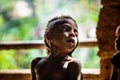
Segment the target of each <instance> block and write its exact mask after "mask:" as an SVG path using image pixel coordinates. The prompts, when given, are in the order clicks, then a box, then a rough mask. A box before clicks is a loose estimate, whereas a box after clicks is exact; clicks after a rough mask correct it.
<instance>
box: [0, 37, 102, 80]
mask: <svg viewBox="0 0 120 80" xmlns="http://www.w3.org/2000/svg"><path fill="white" fill-rule="evenodd" d="M97 46H98V45H97V40H96V39H86V40H80V41H79V44H78V47H97ZM31 48H35V49H40V50H42V49H45V48H46V47H45V45H44V41H43V40H37V41H4V42H0V50H3V49H4V50H9V49H15V50H17V49H31ZM82 72H83V78H84V80H98V77H99V73H100V71H99V69H82ZM6 76H8V77H6ZM30 79H31V75H30V70H29V69H28V70H19V69H18V70H0V80H30Z"/></svg>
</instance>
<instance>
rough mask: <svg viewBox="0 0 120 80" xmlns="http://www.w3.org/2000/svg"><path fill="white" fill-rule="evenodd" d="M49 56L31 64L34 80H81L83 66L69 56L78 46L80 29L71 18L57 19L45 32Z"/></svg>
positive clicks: (37, 59)
mask: <svg viewBox="0 0 120 80" xmlns="http://www.w3.org/2000/svg"><path fill="white" fill-rule="evenodd" d="M45 42H46V44H47V47H48V50H49V51H48V52H49V53H48V54H49V55H48V56H47V57H45V58H36V59H34V60H33V61H32V63H31V73H32V80H81V64H80V61H79V60H77V59H74V58H72V57H71V56H69V54H71V53H72V52H73V50H74V49H75V48H76V47H77V44H78V27H77V25H76V23H75V21H74V20H72V19H71V18H69V17H68V18H66V17H64V18H60V19H56V20H54V21H52V22H50V23H49V24H48V27H47V29H46V32H45Z"/></svg>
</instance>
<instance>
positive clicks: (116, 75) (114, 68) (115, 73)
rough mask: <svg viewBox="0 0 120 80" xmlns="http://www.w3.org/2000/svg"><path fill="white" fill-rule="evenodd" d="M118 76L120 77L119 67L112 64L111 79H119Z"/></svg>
mask: <svg viewBox="0 0 120 80" xmlns="http://www.w3.org/2000/svg"><path fill="white" fill-rule="evenodd" d="M117 78H118V71H117V67H115V66H114V65H112V70H111V75H110V80H117Z"/></svg>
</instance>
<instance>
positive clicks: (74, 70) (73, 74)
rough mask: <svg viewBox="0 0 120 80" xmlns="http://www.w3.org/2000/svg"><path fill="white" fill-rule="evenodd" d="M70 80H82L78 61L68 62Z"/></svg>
mask: <svg viewBox="0 0 120 80" xmlns="http://www.w3.org/2000/svg"><path fill="white" fill-rule="evenodd" d="M68 71H69V76H70V80H82V74H81V64H80V63H78V62H70V63H69V64H68Z"/></svg>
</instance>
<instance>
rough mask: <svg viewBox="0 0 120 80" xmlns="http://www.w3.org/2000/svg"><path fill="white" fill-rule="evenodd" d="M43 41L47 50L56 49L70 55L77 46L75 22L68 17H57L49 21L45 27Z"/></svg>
mask: <svg viewBox="0 0 120 80" xmlns="http://www.w3.org/2000/svg"><path fill="white" fill-rule="evenodd" d="M44 40H45V44H46V46H47V47H48V48H49V50H51V49H53V48H57V49H60V50H63V51H66V52H69V53H71V52H72V51H74V49H75V48H76V46H77V44H78V27H77V24H76V21H75V20H74V19H73V18H72V17H70V16H58V17H55V18H53V19H51V20H50V21H49V22H48V24H47V27H46V31H45V35H44ZM68 43H69V44H68Z"/></svg>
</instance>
